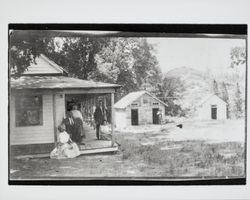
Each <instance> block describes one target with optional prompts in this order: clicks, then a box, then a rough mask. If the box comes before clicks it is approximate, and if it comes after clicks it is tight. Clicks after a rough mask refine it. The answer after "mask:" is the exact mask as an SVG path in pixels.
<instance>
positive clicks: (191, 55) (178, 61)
mask: <svg viewBox="0 0 250 200" xmlns="http://www.w3.org/2000/svg"><path fill="white" fill-rule="evenodd" d="M148 42H149V43H151V44H154V45H155V50H156V57H157V58H158V61H159V65H160V68H161V69H162V72H163V73H165V72H167V71H169V70H171V69H174V68H178V67H183V66H185V67H191V68H193V69H198V70H200V71H203V72H205V71H206V70H207V69H208V68H209V70H210V71H211V72H212V73H214V74H219V73H223V72H224V71H225V70H227V69H228V67H229V66H230V62H231V61H230V49H231V48H232V47H235V46H245V40H243V39H220V38H148Z"/></svg>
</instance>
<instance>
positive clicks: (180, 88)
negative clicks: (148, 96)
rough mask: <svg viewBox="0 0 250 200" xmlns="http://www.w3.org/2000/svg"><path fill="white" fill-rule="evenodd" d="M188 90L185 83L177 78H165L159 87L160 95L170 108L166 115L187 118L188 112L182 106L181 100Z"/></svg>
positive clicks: (167, 109)
mask: <svg viewBox="0 0 250 200" xmlns="http://www.w3.org/2000/svg"><path fill="white" fill-rule="evenodd" d="M185 90H186V88H185V85H184V83H183V82H182V81H181V80H180V79H179V78H176V77H165V78H164V79H163V81H162V84H161V85H159V91H160V92H159V95H158V97H159V98H161V100H163V101H164V102H165V103H166V104H167V105H168V106H167V108H166V114H167V115H170V116H185V114H186V112H185V111H184V110H183V108H182V106H181V101H180V100H181V99H182V97H183V93H184V91H185Z"/></svg>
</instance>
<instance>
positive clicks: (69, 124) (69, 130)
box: [63, 117, 74, 139]
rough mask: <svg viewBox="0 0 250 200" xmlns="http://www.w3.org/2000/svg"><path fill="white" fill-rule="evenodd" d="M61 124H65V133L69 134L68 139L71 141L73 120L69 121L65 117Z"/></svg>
mask: <svg viewBox="0 0 250 200" xmlns="http://www.w3.org/2000/svg"><path fill="white" fill-rule="evenodd" d="M63 124H65V127H66V132H67V133H68V134H69V136H70V138H71V139H72V136H73V133H74V119H73V118H71V120H70V119H69V118H68V117H67V118H65V119H64V120H63Z"/></svg>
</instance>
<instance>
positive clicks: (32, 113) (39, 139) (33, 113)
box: [9, 55, 120, 154]
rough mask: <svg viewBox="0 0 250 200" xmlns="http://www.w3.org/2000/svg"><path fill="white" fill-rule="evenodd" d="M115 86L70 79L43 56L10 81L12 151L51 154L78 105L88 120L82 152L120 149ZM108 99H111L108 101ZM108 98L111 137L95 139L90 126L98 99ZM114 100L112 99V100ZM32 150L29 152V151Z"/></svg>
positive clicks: (10, 138)
mask: <svg viewBox="0 0 250 200" xmlns="http://www.w3.org/2000/svg"><path fill="white" fill-rule="evenodd" d="M118 87H120V86H119V85H116V84H108V83H102V82H94V81H87V80H81V79H77V78H72V77H68V73H67V72H66V71H65V70H63V68H62V67H60V66H58V65H57V64H56V63H54V62H53V61H51V60H50V59H48V58H47V57H46V56H44V55H41V56H39V57H38V58H37V59H36V64H32V65H31V66H30V67H28V70H27V71H26V72H25V73H24V74H23V75H22V76H21V77H20V78H18V79H12V78H11V81H10V89H11V90H10V103H9V109H10V116H9V119H10V121H9V122H10V123H9V126H10V137H9V142H10V147H11V150H12V152H17V153H22V154H23V153H24V152H25V153H26V154H36V153H48V152H50V151H51V150H52V149H53V148H54V144H55V143H56V141H57V134H58V132H57V127H58V125H60V124H61V122H62V120H63V119H64V117H65V114H66V111H67V110H70V109H71V107H70V106H72V102H74V103H77V104H78V107H79V109H80V111H81V112H82V114H83V117H84V120H85V128H84V129H85V131H86V135H87V137H86V139H85V141H84V145H81V152H82V153H95V152H105V151H114V150H117V147H116V146H115V142H114V141H113V138H112V134H113V124H114V123H113V121H114V111H113V104H114V93H115V92H116V88H118ZM107 97H108V98H107ZM100 98H101V99H103V100H104V101H106V99H108V100H109V101H110V102H108V103H107V104H108V106H107V107H108V108H109V113H110V120H109V122H110V127H111V137H109V140H96V136H95V130H94V128H93V127H91V123H90V121H91V120H93V117H92V116H93V111H94V106H95V103H96V101H97V99H98V100H99V99H100ZM110 99H111V100H110ZM29 151H30V152H29Z"/></svg>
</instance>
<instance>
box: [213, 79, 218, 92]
mask: <svg viewBox="0 0 250 200" xmlns="http://www.w3.org/2000/svg"><path fill="white" fill-rule="evenodd" d="M213 92H214V94H215V95H219V88H218V84H217V81H216V80H214V81H213Z"/></svg>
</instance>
